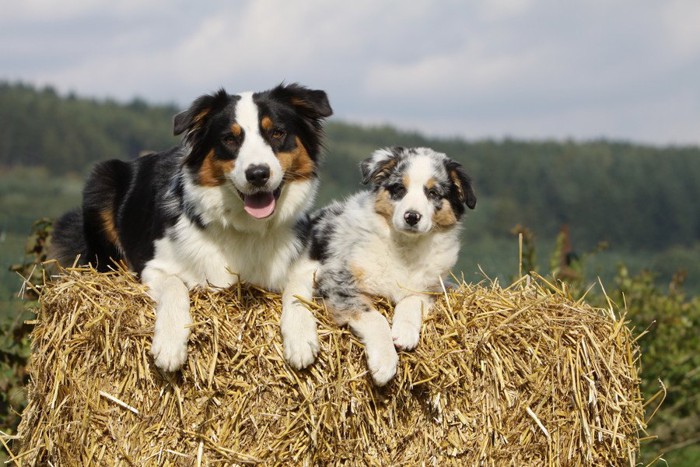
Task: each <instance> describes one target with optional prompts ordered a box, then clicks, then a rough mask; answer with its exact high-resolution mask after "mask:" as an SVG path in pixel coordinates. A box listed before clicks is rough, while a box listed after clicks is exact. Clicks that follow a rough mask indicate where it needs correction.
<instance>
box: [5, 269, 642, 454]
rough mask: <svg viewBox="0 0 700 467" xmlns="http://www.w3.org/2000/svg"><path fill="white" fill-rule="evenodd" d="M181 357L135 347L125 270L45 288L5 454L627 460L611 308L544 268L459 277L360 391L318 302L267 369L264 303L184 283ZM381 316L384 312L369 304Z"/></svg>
mask: <svg viewBox="0 0 700 467" xmlns="http://www.w3.org/2000/svg"><path fill="white" fill-rule="evenodd" d="M191 299H192V313H193V320H194V325H193V327H192V335H191V337H190V342H189V358H188V362H187V364H186V366H185V368H183V370H182V371H181V372H180V373H177V374H174V375H163V374H161V373H159V372H158V371H157V369H156V368H155V367H154V365H153V361H152V359H151V357H150V356H149V353H148V351H149V346H150V341H151V334H152V330H153V322H154V312H153V308H152V303H151V301H150V300H149V299H148V298H147V296H146V295H145V293H144V289H143V286H142V285H140V284H139V283H138V282H137V281H136V280H135V279H134V278H133V277H132V276H131V275H130V274H129V273H127V272H124V271H118V272H114V273H111V274H98V273H96V272H94V271H92V270H89V269H69V270H65V271H62V277H61V278H60V279H59V280H56V281H52V282H50V283H49V284H47V285H46V286H44V288H43V290H42V293H41V303H42V307H41V311H40V313H39V315H38V318H37V321H36V327H35V329H34V332H33V335H32V339H33V353H32V358H31V363H30V368H29V371H30V373H31V383H30V386H29V404H28V406H27V408H26V410H25V412H24V414H23V419H22V423H21V426H20V429H19V438H20V439H19V440H18V441H15V444H14V445H13V446H11V449H12V453H11V456H12V457H13V460H14V461H15V462H16V463H18V464H21V465H25V464H26V465H35V464H36V465H66V466H69V465H71V466H72V465H137V466H141V465H236V464H248V463H263V464H265V465H276V464H284V465H288V464H302V465H327V464H345V465H358V464H359V465H439V466H443V465H452V464H454V465H492V466H501V465H518V466H521V465H536V466H542V465H557V466H558V465H634V464H635V462H636V456H637V453H638V448H639V434H640V430H643V429H644V428H645V424H644V413H643V403H642V400H641V396H640V392H639V379H638V376H637V370H638V363H639V362H638V357H639V356H638V347H637V346H636V344H635V342H634V339H633V338H632V337H631V335H630V331H629V330H628V328H627V327H626V326H625V323H624V321H623V319H621V318H618V317H615V315H614V314H613V313H612V311H611V310H607V311H605V310H598V309H593V308H591V307H590V306H588V305H586V304H585V303H583V302H575V301H573V300H571V299H570V298H567V296H566V293H565V292H563V291H561V290H557V288H556V287H555V286H554V285H553V284H549V283H547V282H546V281H544V280H543V279H541V278H539V279H537V280H532V281H531V280H530V279H529V278H524V279H523V280H521V281H519V282H517V283H516V284H514V285H512V286H510V287H508V288H502V287H500V286H498V284H497V283H484V284H479V285H469V284H461V285H460V286H459V287H457V288H455V289H453V290H450V291H446V292H445V293H444V294H443V295H441V296H440V297H439V298H438V301H437V304H436V307H435V309H434V311H433V313H432V315H431V317H430V318H429V319H428V320H427V321H426V323H425V325H424V327H423V334H422V337H421V342H420V345H419V347H418V348H417V349H416V350H415V351H414V352H402V353H401V354H400V364H399V365H400V367H399V371H398V374H397V377H396V379H395V380H394V381H393V382H392V383H390V384H389V385H388V386H387V387H386V388H385V389H381V390H378V389H376V388H375V387H374V386H373V385H372V382H371V378H370V377H369V375H368V374H367V370H366V364H365V359H364V355H363V348H362V345H361V344H360V343H359V342H358V341H357V340H356V339H355V338H354V337H353V336H352V335H350V334H349V333H348V332H347V331H346V330H344V329H338V328H337V327H336V326H335V325H333V324H332V323H330V322H329V321H328V319H327V318H326V314H325V313H324V312H323V309H322V308H320V307H315V308H314V309H313V311H314V313H315V314H316V316H317V318H318V320H319V333H320V342H321V353H320V356H319V359H318V360H317V362H316V363H315V364H314V365H312V367H311V368H310V369H309V370H306V371H302V372H297V371H294V370H292V369H290V368H289V367H288V366H287V365H286V364H285V362H284V358H283V352H282V345H281V339H280V332H279V327H278V321H279V313H280V301H279V296H278V295H275V294H271V293H267V292H264V291H261V290H259V289H256V288H252V287H246V286H241V287H234V288H232V289H230V290H223V291H207V290H199V291H195V292H193V293H192V296H191ZM381 307H382V308H383V309H387V308H388V306H386V305H385V304H382V305H381Z"/></svg>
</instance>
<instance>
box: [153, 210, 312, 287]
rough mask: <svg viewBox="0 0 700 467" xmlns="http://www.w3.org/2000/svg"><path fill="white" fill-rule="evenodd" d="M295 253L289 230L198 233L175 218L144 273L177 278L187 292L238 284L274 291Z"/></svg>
mask: <svg viewBox="0 0 700 467" xmlns="http://www.w3.org/2000/svg"><path fill="white" fill-rule="evenodd" d="M299 249H300V246H299V244H298V240H297V238H296V236H295V233H294V230H293V229H292V228H291V227H289V228H286V229H285V228H280V227H279V226H278V227H277V228H276V229H274V230H270V231H262V232H260V231H258V232H240V231H236V230H233V229H230V228H228V229H227V228H222V227H220V226H214V227H208V228H206V229H201V228H198V227H197V226H195V225H193V224H192V223H191V222H190V221H189V220H187V219H185V218H181V219H180V221H179V222H178V224H176V225H175V226H174V227H173V228H172V229H171V230H170V231H169V235H167V236H166V237H164V238H162V239H160V240H158V241H157V242H156V252H155V256H154V258H153V259H152V260H151V261H149V262H148V264H147V265H146V267H147V268H156V269H160V270H162V271H164V272H168V273H170V274H174V275H177V276H178V277H180V278H181V279H182V280H183V282H185V284H186V285H187V287H188V288H192V287H195V286H198V285H199V286H203V285H212V286H214V287H228V286H230V285H232V284H235V283H237V282H238V281H239V280H241V281H245V282H250V283H252V284H255V285H258V286H261V287H264V288H267V289H270V290H280V289H281V288H282V287H283V286H284V281H285V280H286V277H287V272H288V269H289V266H290V264H291V262H292V261H293V260H294V259H295V258H296V257H297V255H298V251H299Z"/></svg>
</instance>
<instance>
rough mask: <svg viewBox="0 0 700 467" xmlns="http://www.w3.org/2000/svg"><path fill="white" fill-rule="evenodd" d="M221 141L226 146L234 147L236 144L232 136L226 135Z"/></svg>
mask: <svg viewBox="0 0 700 467" xmlns="http://www.w3.org/2000/svg"><path fill="white" fill-rule="evenodd" d="M222 141H223V142H224V144H225V145H226V146H235V145H236V143H237V142H238V141H237V139H236V137H235V136H233V135H226V136H224V137H223V138H222Z"/></svg>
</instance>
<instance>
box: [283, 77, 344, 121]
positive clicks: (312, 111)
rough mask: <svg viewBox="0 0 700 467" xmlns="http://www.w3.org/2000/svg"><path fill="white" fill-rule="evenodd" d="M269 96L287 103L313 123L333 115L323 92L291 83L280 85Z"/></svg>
mask: <svg viewBox="0 0 700 467" xmlns="http://www.w3.org/2000/svg"><path fill="white" fill-rule="evenodd" d="M270 95H271V96H272V97H274V98H278V99H281V100H283V101H286V102H289V103H290V104H291V105H292V106H293V107H294V108H296V109H297V111H298V112H299V113H300V114H301V115H303V116H304V117H306V118H308V119H310V120H312V121H314V122H317V121H320V120H321V119H324V118H327V117H330V116H331V115H333V109H332V108H331V104H330V102H328V96H327V95H326V92H325V91H321V90H317V89H309V88H307V87H305V86H302V85H300V84H297V83H292V84H280V85H279V86H277V87H276V88H274V89H272V90H271V91H270Z"/></svg>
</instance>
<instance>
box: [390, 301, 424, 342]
mask: <svg viewBox="0 0 700 467" xmlns="http://www.w3.org/2000/svg"><path fill="white" fill-rule="evenodd" d="M432 304H433V300H432V298H431V297H429V296H428V295H409V296H408V297H405V298H404V299H402V300H401V301H399V302H398V303H397V304H396V307H394V319H393V324H392V326H391V337H392V338H393V340H394V345H395V346H396V348H397V349H401V350H412V349H414V348H415V347H416V346H417V345H418V341H419V340H420V328H421V324H422V322H423V316H425V315H427V314H428V311H429V310H430V307H431V306H432Z"/></svg>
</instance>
